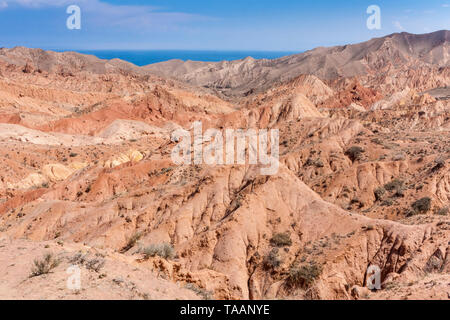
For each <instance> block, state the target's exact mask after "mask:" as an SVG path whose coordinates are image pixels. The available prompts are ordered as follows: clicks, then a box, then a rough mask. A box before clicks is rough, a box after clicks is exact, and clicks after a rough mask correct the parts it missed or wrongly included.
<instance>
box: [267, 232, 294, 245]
mask: <svg viewBox="0 0 450 320" xmlns="http://www.w3.org/2000/svg"><path fill="white" fill-rule="evenodd" d="M270 243H271V244H272V245H273V246H275V247H290V246H291V245H292V240H291V235H290V234H289V233H288V232H283V233H277V234H275V235H274V236H273V237H272V239H270Z"/></svg>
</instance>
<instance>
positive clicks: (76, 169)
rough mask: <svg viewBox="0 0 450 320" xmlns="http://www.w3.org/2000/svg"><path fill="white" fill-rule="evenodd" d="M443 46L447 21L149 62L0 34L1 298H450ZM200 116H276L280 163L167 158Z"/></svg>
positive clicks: (249, 120)
mask: <svg viewBox="0 0 450 320" xmlns="http://www.w3.org/2000/svg"><path fill="white" fill-rule="evenodd" d="M449 57H450V31H448V30H443V31H438V32H434V33H429V34H423V35H415V34H409V33H399V34H393V35H389V36H386V37H382V38H376V39H372V40H369V41H367V42H364V43H360V44H353V45H344V46H337V47H331V48H317V49H314V50H310V51H307V52H304V53H301V54H298V55H293V56H287V57H283V58H279V59H275V60H267V59H262V60H255V59H253V58H251V57H249V58H246V59H243V60H239V61H223V62H197V61H179V60H171V61H167V62H162V63H158V64H153V65H148V66H144V67H138V66H135V65H133V64H131V63H128V62H125V61H121V60H118V59H114V60H101V59H98V58H96V57H94V56H89V55H83V54H79V53H75V52H63V53H60V52H52V51H44V50H41V49H29V48H24V47H16V48H12V49H7V48H2V49H0V271H1V272H0V274H1V275H0V283H1V284H0V299H224V300H226V299H229V300H231V299H345V300H348V299H374V300H377V299H444V300H445V299H449V297H450V216H449V212H450V99H449V97H450V59H449ZM195 122H201V123H202V125H203V130H207V129H211V128H212V129H218V130H224V129H243V130H249V129H254V130H260V129H267V130H278V131H279V142H280V145H279V166H278V171H277V172H276V173H275V174H273V175H263V174H261V167H262V166H261V165H259V164H243V165H242V164H237V163H235V164H231V165H219V164H214V165H208V164H204V163H185V164H183V163H181V164H175V163H174V162H173V161H172V158H171V154H172V151H173V149H174V147H175V146H176V145H177V143H176V142H175V141H173V140H172V134H173V133H174V132H175V131H176V130H180V129H181V130H187V131H189V130H190V128H191V126H192V125H193V124H194V123H195ZM49 254H50V255H51V257H53V259H56V260H57V261H58V263H55V264H54V268H52V270H51V271H49V270H47V271H49V272H44V273H42V274H39V275H38V276H30V273H31V270H32V268H33V263H34V264H35V265H36V263H35V262H36V261H41V259H43V257H45V256H46V255H49ZM47 260H48V261H50V258H48V259H47ZM72 265H76V266H78V267H79V268H80V269H81V284H82V285H81V289H80V290H70V289H68V288H67V287H66V280H67V273H66V270H67V268H68V267H69V266H72ZM372 265H375V266H377V267H378V268H379V270H380V273H381V282H382V283H381V289H380V290H369V289H368V288H367V287H366V282H367V278H368V276H369V275H368V273H367V270H368V268H369V267H370V266H372Z"/></svg>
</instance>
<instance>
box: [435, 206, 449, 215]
mask: <svg viewBox="0 0 450 320" xmlns="http://www.w3.org/2000/svg"><path fill="white" fill-rule="evenodd" d="M449 211H450V209H449V207H443V208H440V209H439V210H437V211H436V214H437V215H439V216H446V215H447V214H448V212H449Z"/></svg>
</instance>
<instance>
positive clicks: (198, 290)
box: [184, 283, 213, 300]
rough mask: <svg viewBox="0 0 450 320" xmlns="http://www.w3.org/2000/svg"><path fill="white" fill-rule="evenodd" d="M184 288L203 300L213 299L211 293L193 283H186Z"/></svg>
mask: <svg viewBox="0 0 450 320" xmlns="http://www.w3.org/2000/svg"><path fill="white" fill-rule="evenodd" d="M184 287H185V288H186V289H188V290H191V291H193V292H195V293H196V294H197V295H199V296H200V297H202V298H203V300H211V299H212V298H213V293H212V292H211V291H207V290H205V289H202V288H200V287H198V286H196V285H195V284H193V283H187V284H186V285H185V286H184Z"/></svg>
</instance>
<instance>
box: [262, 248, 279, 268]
mask: <svg viewBox="0 0 450 320" xmlns="http://www.w3.org/2000/svg"><path fill="white" fill-rule="evenodd" d="M281 262H282V261H281V257H280V255H279V253H278V249H277V248H274V249H272V250H271V251H270V252H269V254H268V255H266V256H265V257H264V261H263V265H264V268H266V269H269V270H270V269H275V268H277V267H279V266H280V265H281Z"/></svg>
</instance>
